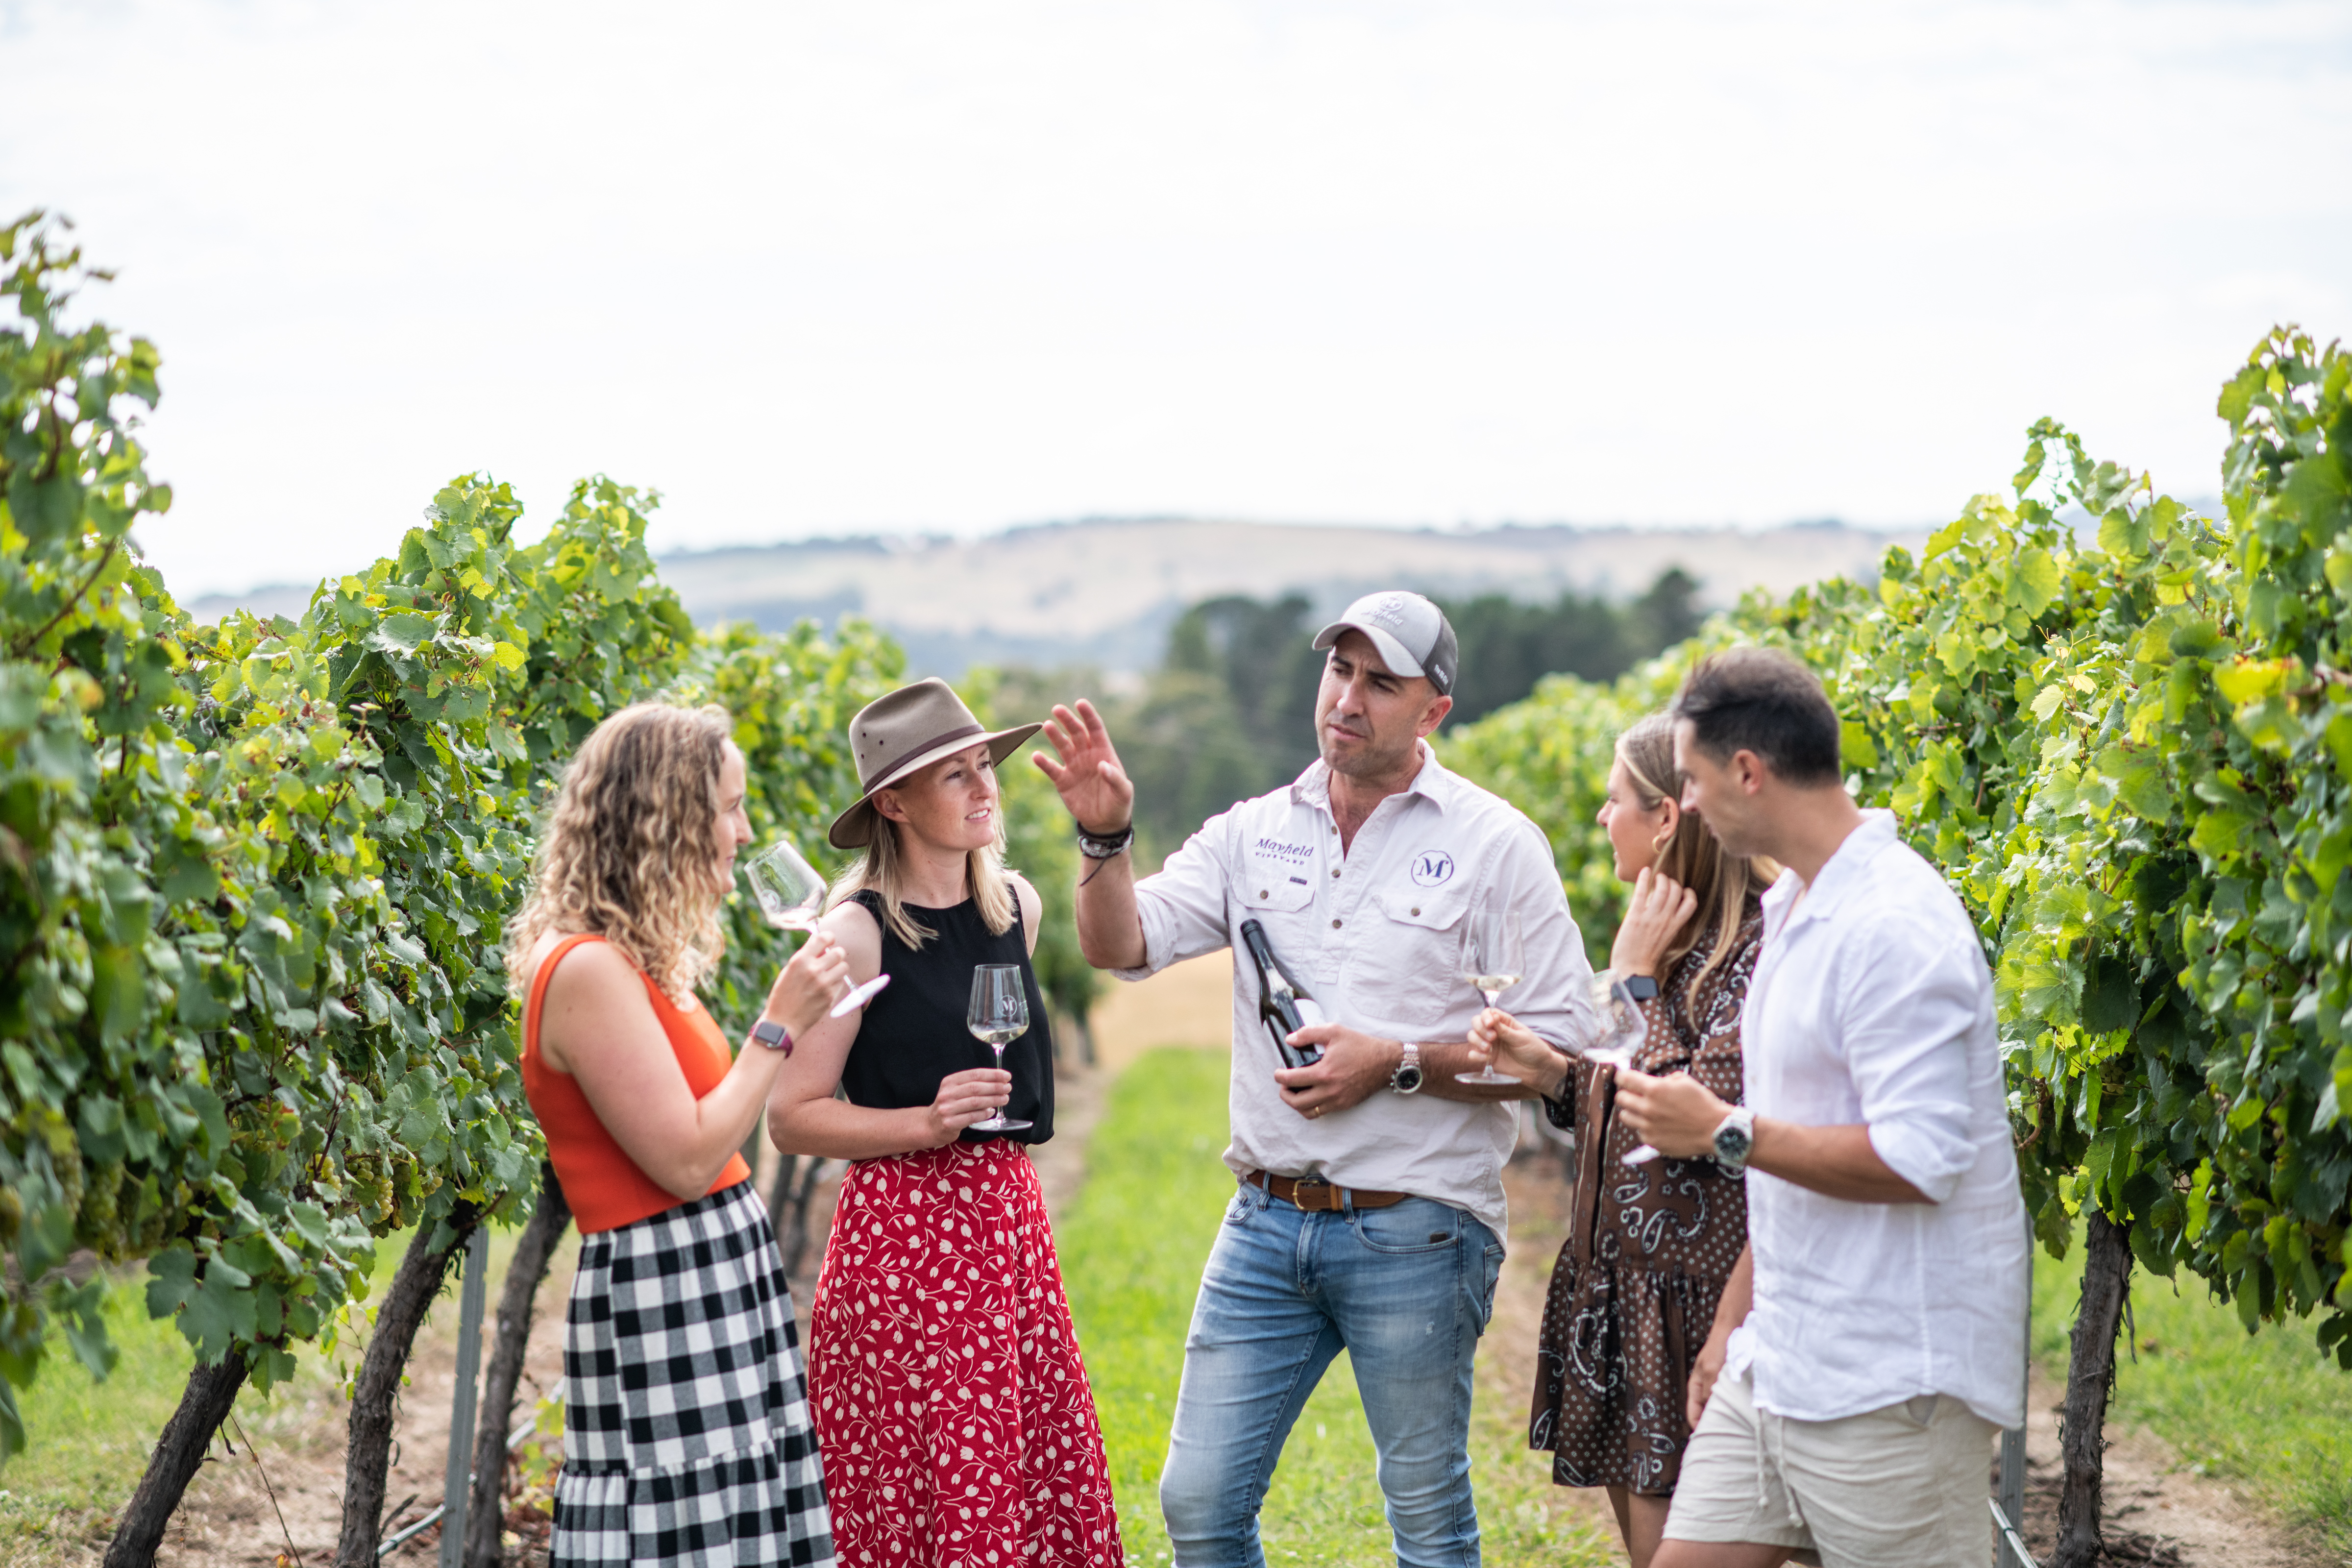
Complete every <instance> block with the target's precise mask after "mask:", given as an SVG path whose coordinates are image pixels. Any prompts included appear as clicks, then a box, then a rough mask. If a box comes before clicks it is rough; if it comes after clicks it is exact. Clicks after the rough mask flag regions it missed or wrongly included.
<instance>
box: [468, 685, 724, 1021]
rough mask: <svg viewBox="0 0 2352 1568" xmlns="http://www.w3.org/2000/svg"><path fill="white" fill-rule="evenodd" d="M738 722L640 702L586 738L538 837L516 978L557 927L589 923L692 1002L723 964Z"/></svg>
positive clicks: (512, 953)
mask: <svg viewBox="0 0 2352 1568" xmlns="http://www.w3.org/2000/svg"><path fill="white" fill-rule="evenodd" d="M733 729H734V724H733V721H731V720H730V718H729V717H728V714H727V710H725V709H724V708H719V707H717V706H710V707H703V708H673V707H671V706H669V705H668V704H667V703H660V702H639V703H635V704H634V705H632V706H630V707H627V708H624V709H622V710H620V711H619V712H617V713H614V714H612V715H611V716H609V717H608V718H606V719H605V720H604V722H603V723H601V724H599V725H597V726H596V728H595V729H594V730H593V731H590V733H589V736H588V739H587V740H585V741H583V742H581V746H580V750H579V752H578V753H577V754H575V755H574V756H573V757H572V763H571V765H570V766H568V767H566V768H565V769H564V770H563V784H562V787H561V788H560V789H558V790H557V791H556V794H555V805H554V807H553V809H552V810H551V811H550V812H549V814H548V819H547V829H546V831H545V832H544V833H543V834H541V836H540V840H539V853H538V855H537V856H536V857H535V858H534V860H533V862H532V866H531V882H530V893H529V894H528V895H527V896H526V897H525V898H524V900H523V903H522V908H521V909H520V910H519V911H517V913H516V915H515V918H514V921H513V923H512V924H511V925H509V928H508V931H507V984H508V985H509V988H510V989H512V990H514V991H516V992H517V993H520V991H521V989H522V973H523V964H524V963H525V961H526V960H527V959H528V958H529V956H530V950H531V949H532V947H533V946H535V945H536V944H537V943H538V942H539V939H540V938H541V937H542V936H544V935H546V934H547V933H548V932H549V931H587V932H590V933H592V934H593V935H596V936H601V937H603V938H604V940H605V941H606V942H611V943H612V944H613V945H614V947H616V948H619V949H620V950H621V952H622V954H623V955H624V956H625V957H626V958H627V959H628V961H629V962H630V963H634V964H635V965H636V966H637V968H638V969H640V970H642V971H643V972H644V973H646V975H647V976H648V977H650V978H651V979H652V981H653V982H654V984H656V985H658V986H660V987H661V989H662V994H664V995H666V996H667V997H668V998H669V999H670V1000H671V1001H673V1002H676V1003H678V1004H680V1005H683V1004H684V1003H685V1002H686V1000H687V998H688V994H690V993H692V992H693V990H694V988H695V987H696V986H697V985H698V984H701V983H702V981H703V979H704V978H705V977H706V976H707V975H709V973H710V972H711V970H712V968H713V967H715V966H716V965H717V963H719V954H720V953H721V952H724V951H725V949H726V938H725V937H724V936H723V935H722V934H721V933H720V931H719V899H720V897H721V895H722V894H723V893H724V891H725V889H721V888H719V886H718V885H717V881H716V879H715V876H714V874H713V870H712V868H713V867H714V866H715V865H716V864H717V863H718V859H719V849H720V845H719V770H720V769H721V768H723V767H724V766H725V765H726V762H727V747H728V744H729V742H730V736H731V734H732V731H733Z"/></svg>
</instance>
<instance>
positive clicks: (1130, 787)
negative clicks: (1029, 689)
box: [1031, 697, 1135, 835]
mask: <svg viewBox="0 0 2352 1568" xmlns="http://www.w3.org/2000/svg"><path fill="white" fill-rule="evenodd" d="M1045 739H1046V740H1047V741H1048V742H1051V743H1052V745H1053V748H1054V750H1055V751H1056V752H1060V753H1061V760H1060V761H1059V762H1056V761H1055V760H1054V759H1053V758H1051V757H1048V756H1047V755H1045V752H1033V753H1031V754H1032V755H1033V756H1034V758H1035V760H1036V763H1037V766H1038V768H1039V769H1040V770H1041V771H1043V772H1044V773H1045V776H1046V777H1047V778H1049V779H1051V780H1053V781H1054V787H1055V789H1056V790H1058V791H1060V792H1061V796H1062V805H1064V806H1066V807H1067V808H1068V810H1069V813H1070V816H1071V817H1072V818H1073V819H1074V820H1076V823H1077V825H1078V826H1079V827H1081V828H1082V829H1084V830H1085V831H1087V832H1088V833H1096V834H1105V835H1108V834H1113V833H1117V832H1118V831H1119V830H1121V829H1122V828H1124V827H1126V826H1127V825H1128V824H1129V822H1131V821H1133V820H1134V819H1135V785H1134V784H1132V783H1130V782H1129V779H1128V776H1127V770H1126V769H1125V768H1123V767H1121V766H1119V763H1118V750H1117V748H1115V747H1114V746H1112V745H1111V743H1110V731H1108V730H1107V729H1105V728H1104V727H1103V721H1102V715H1101V714H1099V713H1097V712H1096V711H1095V705H1094V704H1093V703H1091V702H1089V701H1087V700H1086V699H1085V698H1083V697H1082V698H1080V699H1078V705H1077V708H1076V710H1075V711H1073V710H1070V709H1068V708H1065V707H1063V706H1062V705H1061V704H1059V703H1055V706H1054V716H1053V717H1052V718H1050V719H1048V720H1046V721H1045Z"/></svg>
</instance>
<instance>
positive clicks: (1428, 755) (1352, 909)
mask: <svg viewBox="0 0 2352 1568" xmlns="http://www.w3.org/2000/svg"><path fill="white" fill-rule="evenodd" d="M1136 904H1137V908H1138V912H1139V914H1140V915H1141V916H1142V919H1143V942H1144V952H1145V960H1144V964H1143V967H1141V968H1139V969H1129V970H1120V971H1118V972H1117V973H1118V976H1119V978H1120V979H1122V980H1139V979H1141V978H1142V977H1143V976H1145V975H1147V974H1151V973H1157V972H1158V971H1160V970H1161V969H1164V968H1166V967H1167V966H1168V965H1170V964H1171V963H1177V962H1179V961H1180V960H1182V959H1187V958H1193V957H1197V956H1199V955H1200V954H1202V953H1204V952H1215V951H1216V950H1217V949H1219V948H1222V947H1231V948H1233V949H1234V959H1235V962H1234V1077H1233V1092H1232V1111H1233V1142H1232V1143H1231V1144H1230V1145H1229V1146H1228V1147H1227V1148H1226V1150H1225V1163H1226V1164H1227V1165H1229V1166H1231V1167H1232V1168H1233V1169H1234V1173H1236V1174H1246V1173H1249V1172H1252V1171H1270V1172H1273V1173H1275V1174H1276V1175H1283V1176H1307V1175H1315V1176H1321V1177H1323V1178H1325V1179H1326V1180H1328V1181H1329V1182H1331V1183H1333V1184H1336V1185H1339V1186H1346V1187H1360V1188H1363V1189H1365V1190H1366V1191H1370V1192H1402V1193H1410V1194H1412V1195H1413V1196H1415V1197H1423V1198H1434V1199H1436V1200H1437V1201H1438V1202H1440V1203H1443V1204H1447V1205H1452V1206H1453V1207H1455V1208H1459V1209H1465V1210H1467V1211H1469V1212H1470V1213H1471V1214H1473V1215H1476V1216H1477V1218H1478V1219H1479V1220H1480V1221H1481V1222H1482V1223H1484V1224H1485V1225H1486V1226H1487V1228H1489V1229H1491V1230H1492V1231H1493V1232H1494V1233H1495V1235H1496V1238H1497V1239H1498V1240H1499V1239H1501V1238H1502V1237H1504V1236H1505V1234H1506V1226H1507V1212H1506V1208H1505V1205H1504V1200H1503V1183H1502V1166H1503V1162H1504V1161H1505V1160H1506V1159H1507V1158H1508V1157H1509V1156H1510V1152H1511V1145H1512V1142H1513V1141H1514V1139H1515V1137H1516V1136H1517V1126H1518V1124H1517V1110H1516V1108H1515V1107H1514V1106H1513V1105H1511V1104H1510V1103H1507V1102H1503V1103H1493V1104H1486V1105H1473V1104H1467V1103H1464V1102H1461V1101H1454V1100H1439V1099H1437V1098H1436V1097H1435V1096H1433V1095H1431V1094H1427V1093H1420V1094H1412V1095H1400V1094H1394V1093H1391V1092H1390V1091H1389V1090H1387V1089H1379V1090H1376V1091H1374V1092H1373V1094H1372V1096H1371V1097H1370V1099H1369V1100H1365V1101H1364V1102H1363V1103H1361V1104H1360V1105H1356V1106H1352V1107H1350V1108H1349V1109H1348V1110H1341V1111H1335V1112H1332V1113H1331V1114H1329V1115H1327V1116H1323V1117H1320V1118H1318V1119H1317V1120H1315V1121H1308V1120H1307V1118H1305V1117H1303V1116H1301V1115H1300V1114H1299V1113H1298V1112H1297V1110H1293V1109H1291V1107H1290V1106H1289V1105H1288V1104H1287V1103H1286V1102H1285V1100H1284V1099H1283V1096H1282V1091H1281V1086H1280V1085H1278V1084H1276V1082H1275V1081H1274V1074H1275V1072H1276V1069H1277V1068H1280V1067H1281V1065H1282V1062H1281V1058H1280V1057H1279V1056H1277V1055H1276V1051H1275V1047H1274V1041H1273V1038H1272V1037H1271V1036H1270V1035H1269V1034H1268V1033H1267V1032H1266V1028H1265V1025H1264V1024H1262V1023H1261V1022H1259V1019H1258V1010H1257V1009H1258V1000H1259V998H1258V987H1257V973H1256V971H1255V968H1254V967H1253V966H1252V964H1251V963H1249V961H1248V958H1247V957H1246V950H1245V949H1244V947H1243V946H1242V941H1241V926H1242V922H1243V921H1245V920H1252V919H1255V920H1256V921H1258V922H1259V923H1261V924H1262V925H1264V926H1265V933H1266V938H1267V940H1268V941H1270V942H1272V943H1273V944H1274V951H1275V952H1276V953H1278V954H1280V955H1281V958H1282V961H1283V962H1284V963H1286V964H1287V965H1288V966H1289V968H1290V971H1291V973H1293V974H1294V975H1295V976H1296V977H1297V979H1298V980H1299V981H1300V982H1301V983H1302V984H1304V985H1305V987H1306V989H1307V991H1309V992H1311V993H1312V994H1313V995H1314V997H1315V1000H1316V1002H1317V1003H1318V1005H1320V1006H1321V1007H1322V1009H1323V1012H1324V1015H1325V1016H1327V1017H1328V1018H1329V1019H1330V1020H1331V1021H1332V1022H1333V1023H1337V1024H1345V1025H1348V1026H1352V1027H1354V1028H1358V1029H1362V1030H1366V1031H1368V1032H1370V1033H1371V1034H1375V1035H1380V1036H1384V1037H1388V1038H1391V1039H1404V1040H1426V1041H1453V1040H1460V1039H1463V1038H1465V1037H1466V1036H1467V1035H1468V1033H1469V1029H1470V1021H1471V1020H1472V1019H1473V1018H1475V1016H1477V1013H1478V1009H1479V1008H1481V1007H1483V1006H1484V1005H1486V1003H1485V1001H1484V1000H1483V999H1482V998H1481V997H1480V996H1479V994H1478V993H1477V992H1475V991H1474V990H1472V989H1471V988H1470V986H1469V984H1467V983H1466V982H1465V981H1464V980H1463V979H1462V978H1461V963H1460V959H1461V950H1462V934H1463V918H1462V917H1463V915H1464V913H1465V911H1466V910H1470V909H1472V908H1475V907H1478V906H1481V905H1493V906H1496V907H1500V908H1505V909H1513V910H1518V911H1519V915H1520V921H1521V924H1522V926H1523V928H1524V931H1525V940H1526V943H1527V971H1526V974H1525V977H1524V978H1523V979H1522V980H1521V981H1520V983H1519V984H1517V986H1515V987H1514V988H1512V989H1511V990H1510V991H1508V992H1506V993H1505V994H1504V995H1503V998H1502V1005H1503V1006H1504V1007H1505V1008H1506V1009H1507V1010H1508V1011H1509V1012H1511V1013H1512V1015H1513V1016H1516V1017H1517V1018H1518V1019H1519V1020H1520V1021H1521V1022H1522V1023H1524V1024H1526V1025H1527V1026H1528V1028H1530V1029H1532V1030H1534V1031H1535V1032H1536V1033H1537V1034H1538V1035H1540V1036H1542V1037H1545V1038H1546V1039H1549V1040H1550V1041H1552V1042H1553V1043H1554V1044H1556V1045H1566V1044H1567V1043H1569V1042H1570V1041H1571V1040H1574V1039H1578V1038H1581V1037H1582V1036H1583V1033H1584V1030H1583V1029H1582V1027H1581V1026H1580V1021H1581V1019H1582V1018H1583V1017H1584V1016H1586V1015H1587V1012H1588V1010H1589V1007H1590V1002H1589V1000H1588V996H1587V984H1588V981H1589V979H1590V976H1591V965H1590V964H1589V963H1587V962H1586V960H1585V956H1584V940H1583V938H1582V937H1581V936H1580V934H1579V933H1578V931H1577V929H1576V921H1575V920H1574V919H1573V918H1572V917H1571V916H1570V914H1569V911H1568V897H1567V895H1566V893H1565V892H1563V891H1562V890H1561V888H1560V881H1559V871H1558V870H1557V869H1556V868H1554V867H1553V865H1552V858H1551V851H1550V848H1549V846H1548V845H1547V844H1546V843H1545V841H1544V836H1543V831H1542V829H1540V828H1538V827H1537V826H1536V825H1535V824H1534V823H1533V822H1530V821H1529V820H1528V818H1527V816H1526V815H1525V814H1523V813H1522V812H1520V811H1518V810H1517V808H1515V807H1513V806H1511V805H1508V804H1507V803H1506V802H1505V801H1503V800H1502V799H1501V798H1500V797H1498V796H1496V795H1492V794H1490V793H1488V792H1487V791H1486V790H1483V789H1481V788H1479V787H1478V786H1477V785H1476V784H1472V783H1470V782H1469V781H1468V780H1467V779H1465V778H1463V777H1461V776H1460V775H1458V774H1456V773H1449V772H1447V771H1446V769H1445V768H1444V766H1443V765H1442V764H1441V763H1439V762H1438V760H1437V758H1436V756H1435V754H1434V753H1433V752H1431V751H1430V750H1429V748H1428V747H1427V746H1426V745H1424V746H1423V748H1422V760H1421V771H1420V772H1419V773H1416V774H1414V775H1413V780H1412V784H1409V785H1407V786H1406V787H1405V789H1403V790H1402V792H1400V793H1399V794H1396V795H1391V796H1389V797H1388V798H1387V799H1385V800H1383V801H1381V803H1380V804H1379V805H1377V806H1375V807H1374V808H1373V810H1372V814H1371V816H1370V817H1368V818H1366V820H1365V822H1364V824H1363V826H1361V827H1360V828H1358V829H1357V830H1356V836H1355V840H1354V842H1353V844H1352V845H1350V846H1349V849H1348V850H1347V852H1346V853H1345V854H1342V852H1341V850H1340V847H1339V824H1338V823H1337V822H1336V821H1334V820H1333V818H1332V816H1331V775H1330V770H1329V769H1328V768H1327V767H1326V766H1325V765H1324V764H1323V763H1319V762H1318V763H1315V764H1313V765H1312V766H1310V767H1309V768H1308V769H1307V771H1306V772H1305V773H1301V774H1300V775H1299V776H1298V778H1297V782H1296V783H1293V784H1286V785H1285V786H1284V787H1283V788H1281V789H1278V790H1275V791H1273V792H1272V793H1270V794H1267V795H1260V796H1259V797H1258V798H1256V799H1255V800H1248V801H1244V802H1243V803H1242V804H1240V805H1236V806H1234V808H1233V809H1232V810H1230V811H1226V812H1223V813H1221V814H1220V815H1218V816H1213V817H1211V818H1210V819H1209V820H1208V821H1207V822H1206V823H1204V824H1202V827H1201V830H1200V831H1199V832H1198V833H1196V834H1194V835H1193V836H1192V837H1191V838H1189V839H1187V840H1186V841H1185V844H1184V847H1182V848H1181V849H1179V850H1178V851H1177V852H1176V853H1175V854H1173V855H1171V856H1170V857H1169V858H1168V862H1167V864H1166V865H1165V866H1164V867H1162V868H1160V871H1159V872H1158V873H1157V874H1155V875H1153V876H1150V877H1147V878H1145V879H1143V880H1142V881H1141V882H1139V883H1138V884H1137V885H1136Z"/></svg>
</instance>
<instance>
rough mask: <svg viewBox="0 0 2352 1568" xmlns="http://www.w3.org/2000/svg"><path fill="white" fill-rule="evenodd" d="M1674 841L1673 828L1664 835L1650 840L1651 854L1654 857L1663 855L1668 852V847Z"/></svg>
mask: <svg viewBox="0 0 2352 1568" xmlns="http://www.w3.org/2000/svg"><path fill="white" fill-rule="evenodd" d="M1674 841H1675V835H1674V830H1673V829H1672V828H1668V829H1667V830H1666V831H1664V833H1661V834H1659V835H1657V836H1656V837H1654V838H1652V839H1651V840H1650V853H1651V854H1653V855H1663V854H1664V853H1665V852H1666V846H1667V845H1669V844H1672V843H1673V842H1674Z"/></svg>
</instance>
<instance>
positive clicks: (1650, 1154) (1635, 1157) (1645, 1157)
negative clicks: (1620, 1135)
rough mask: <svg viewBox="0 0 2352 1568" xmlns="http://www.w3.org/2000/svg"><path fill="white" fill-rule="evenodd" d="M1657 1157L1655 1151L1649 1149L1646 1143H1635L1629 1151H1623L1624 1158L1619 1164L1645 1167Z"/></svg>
mask: <svg viewBox="0 0 2352 1568" xmlns="http://www.w3.org/2000/svg"><path fill="white" fill-rule="evenodd" d="M1657 1157H1658V1152H1657V1151H1656V1150H1655V1149H1653V1148H1651V1147H1650V1146H1649V1145H1648V1144H1647V1143H1636V1144H1634V1145H1633V1147H1632V1148H1631V1149H1628V1150H1626V1151H1625V1155H1624V1158H1623V1159H1622V1160H1621V1161H1620V1162H1619V1163H1621V1164H1626V1165H1646V1164H1648V1163H1650V1162H1651V1161H1653V1160H1654V1159H1656V1158H1657Z"/></svg>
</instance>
